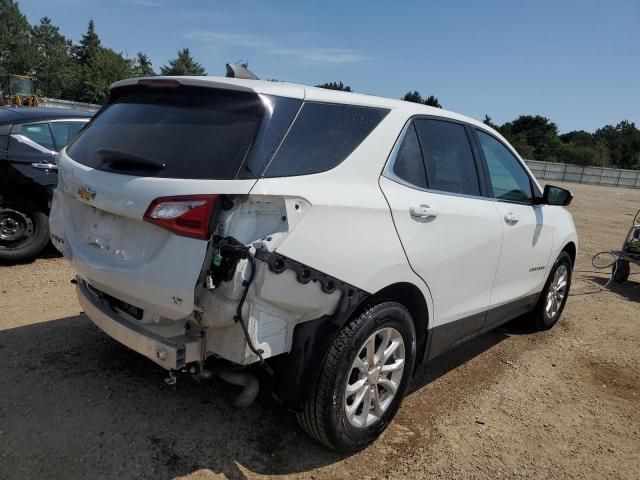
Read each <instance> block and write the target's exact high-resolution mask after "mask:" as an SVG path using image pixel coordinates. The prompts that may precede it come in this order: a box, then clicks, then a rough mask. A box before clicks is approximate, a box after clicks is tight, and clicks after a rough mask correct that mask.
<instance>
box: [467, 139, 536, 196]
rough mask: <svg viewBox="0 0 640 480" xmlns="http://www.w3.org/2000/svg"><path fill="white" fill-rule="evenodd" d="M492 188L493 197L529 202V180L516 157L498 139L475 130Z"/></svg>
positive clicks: (530, 194)
mask: <svg viewBox="0 0 640 480" xmlns="http://www.w3.org/2000/svg"><path fill="white" fill-rule="evenodd" d="M477 132H478V138H479V139H480V147H481V148H482V152H483V153H484V158H485V159H486V161H487V168H488V170H489V178H490V179H491V187H492V188H493V196H494V198H497V199H500V200H507V201H510V202H525V203H529V202H531V200H532V198H533V196H532V193H531V181H530V179H529V175H527V172H526V171H525V170H524V168H523V167H522V165H521V164H520V162H519V161H518V159H517V158H516V157H515V156H514V155H513V154H512V153H511V152H510V151H509V149H508V148H507V147H505V146H504V145H503V144H502V143H501V142H500V141H498V140H497V139H495V138H494V137H492V136H491V135H489V134H488V133H484V132H483V131H481V130H477Z"/></svg>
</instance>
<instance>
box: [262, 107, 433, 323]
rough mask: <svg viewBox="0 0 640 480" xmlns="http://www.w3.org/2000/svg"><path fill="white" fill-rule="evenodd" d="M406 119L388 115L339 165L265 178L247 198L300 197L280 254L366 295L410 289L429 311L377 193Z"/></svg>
mask: <svg viewBox="0 0 640 480" xmlns="http://www.w3.org/2000/svg"><path fill="white" fill-rule="evenodd" d="M407 118H408V115H407V114H405V113H403V112H399V111H391V112H390V113H389V115H387V117H386V118H385V119H384V120H383V121H382V123H381V124H380V125H379V126H378V127H377V128H376V129H375V130H374V132H373V133H372V134H371V135H369V137H367V138H366V139H365V140H364V141H363V142H362V143H361V144H360V145H359V146H358V148H356V150H355V151H354V152H353V153H352V154H351V156H350V157H349V158H347V159H346V160H345V161H344V162H343V163H341V164H340V165H338V166H337V167H336V168H334V169H332V170H329V171H327V172H323V173H319V174H314V175H305V176H299V177H285V178H265V179H261V180H259V181H258V182H257V184H256V185H255V187H254V188H253V190H252V191H251V194H252V195H254V194H259V195H278V196H285V197H286V196H295V197H302V198H304V199H305V200H307V201H308V202H309V203H310V204H311V208H310V210H309V211H308V212H307V213H306V215H305V216H304V217H303V218H302V219H301V220H300V222H299V223H298V224H297V225H296V226H295V228H294V229H293V231H291V232H290V233H289V235H288V236H287V237H286V239H285V240H284V241H283V243H282V244H281V245H280V246H279V247H278V248H277V252H278V253H280V254H282V255H285V256H287V257H289V258H292V259H294V260H297V261H299V262H302V263H304V264H306V265H309V266H310V267H312V268H315V269H317V270H320V271H322V272H323V273H326V274H329V275H332V276H334V277H336V278H338V279H340V280H343V281H345V282H348V283H350V284H352V285H354V286H356V287H358V288H360V289H362V290H365V291H367V292H369V293H375V292H377V291H379V290H381V289H382V288H384V287H386V286H388V285H391V284H393V283H397V282H410V283H413V284H414V285H416V286H417V287H418V288H419V289H420V290H421V292H422V293H423V295H424V297H425V299H426V301H427V306H428V308H429V311H433V305H432V301H431V295H430V292H429V289H428V288H427V286H426V284H425V283H424V282H423V281H422V280H421V279H420V278H419V277H418V276H417V275H415V273H414V272H413V271H412V270H411V268H410V267H409V264H408V261H407V258H406V255H405V253H404V250H403V249H402V245H401V244H400V241H399V238H398V234H397V232H396V229H395V226H394V224H393V220H392V217H391V213H390V210H389V205H388V204H387V202H386V200H385V198H384V196H383V194H382V191H381V190H380V187H379V185H378V179H379V177H380V174H381V172H382V170H383V168H384V165H385V163H386V160H387V157H388V155H389V152H390V151H391V149H392V148H393V145H394V143H395V141H396V139H397V137H398V135H399V134H400V131H401V130H402V128H403V126H404V124H405V122H406V120H407Z"/></svg>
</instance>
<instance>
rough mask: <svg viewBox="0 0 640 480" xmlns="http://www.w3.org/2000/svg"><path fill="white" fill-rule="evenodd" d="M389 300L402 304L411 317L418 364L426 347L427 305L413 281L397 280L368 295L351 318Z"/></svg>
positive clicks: (416, 363)
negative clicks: (414, 331) (414, 332)
mask: <svg viewBox="0 0 640 480" xmlns="http://www.w3.org/2000/svg"><path fill="white" fill-rule="evenodd" d="M385 301H391V302H397V303H399V304H401V305H403V306H404V307H405V308H406V309H407V310H409V313H410V314H411V318H412V319H413V324H414V327H415V330H416V362H415V365H416V366H418V365H419V364H420V363H421V361H420V360H421V359H422V358H424V354H425V351H426V348H427V331H428V327H429V307H428V305H427V300H426V299H425V297H424V295H423V293H422V291H421V290H420V289H419V288H418V287H417V286H416V285H414V284H413V283H410V282H397V283H393V284H391V285H388V286H386V287H384V288H382V289H381V290H379V291H378V292H376V293H374V294H373V295H371V296H370V297H367V298H366V299H365V300H364V301H362V303H361V304H360V305H359V306H358V307H357V308H356V309H355V311H354V312H353V314H352V315H351V318H353V317H355V316H357V315H359V314H360V313H361V312H362V311H363V310H365V309H366V308H368V307H369V306H371V305H374V304H377V303H381V302H385Z"/></svg>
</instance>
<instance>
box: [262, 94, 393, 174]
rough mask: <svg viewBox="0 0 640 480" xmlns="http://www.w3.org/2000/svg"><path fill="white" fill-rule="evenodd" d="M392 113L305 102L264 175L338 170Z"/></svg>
mask: <svg viewBox="0 0 640 480" xmlns="http://www.w3.org/2000/svg"><path fill="white" fill-rule="evenodd" d="M388 112H389V111H388V110H385V109H380V108H369V107H356V106H352V105H342V104H328V103H313V102H305V103H304V105H303V106H302V109H301V110H300V113H299V114H298V117H297V118H296V120H295V122H294V124H293V126H292V127H291V129H290V130H289V133H287V136H286V137H285V139H284V141H283V142H282V144H281V145H280V148H279V149H278V151H277V152H276V155H275V157H274V158H273V160H272V161H271V163H270V164H269V166H268V167H267V170H266V171H265V173H264V176H265V177H286V176H294V175H308V174H311V173H319V172H324V171H326V170H329V169H331V168H334V167H335V166H337V165H338V164H340V163H341V162H342V161H343V160H344V159H345V158H347V157H348V156H349V155H350V154H351V152H353V151H354V150H355V149H356V147H357V146H358V145H360V143H361V142H362V141H363V140H364V139H365V138H366V137H367V135H369V134H370V133H371V131H372V130H373V129H374V128H376V126H378V124H379V123H380V122H381V121H382V119H383V118H384V117H385V116H386V115H387V113H388Z"/></svg>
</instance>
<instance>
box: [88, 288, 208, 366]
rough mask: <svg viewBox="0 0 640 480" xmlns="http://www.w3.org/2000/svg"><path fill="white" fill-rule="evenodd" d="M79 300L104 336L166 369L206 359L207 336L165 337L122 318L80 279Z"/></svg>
mask: <svg viewBox="0 0 640 480" xmlns="http://www.w3.org/2000/svg"><path fill="white" fill-rule="evenodd" d="M76 293H77V295H78V301H79V302H80V305H81V306H82V308H83V309H84V312H85V314H86V315H87V316H88V317H89V319H90V320H91V321H92V322H93V323H94V324H95V325H96V326H97V327H98V328H99V329H100V330H102V331H103V332H104V333H106V334H107V335H109V336H110V337H112V338H113V339H115V340H117V341H118V342H120V343H121V344H123V345H124V346H126V347H128V348H130V349H131V350H133V351H135V352H138V353H139V354H141V355H144V356H145V357H147V358H148V359H149V360H151V361H153V362H155V363H157V364H158V365H160V366H161V367H164V368H166V369H167V370H180V369H182V368H184V367H185V366H186V365H187V364H189V363H192V362H200V361H202V360H203V352H204V344H203V342H204V337H203V336H198V337H192V336H188V335H180V336H175V337H171V338H165V337H163V336H161V335H157V334H155V333H153V332H150V331H148V330H146V329H144V328H143V327H141V326H140V325H136V324H135V323H133V322H132V321H130V320H127V319H125V318H123V317H122V316H120V315H118V314H117V313H116V312H114V311H113V310H112V309H111V308H110V307H109V305H107V304H105V303H103V302H102V301H101V300H100V299H99V298H98V297H97V296H96V295H94V294H93V293H92V292H91V291H90V290H89V288H88V287H87V285H86V284H85V283H84V282H83V281H81V280H78V282H77V285H76Z"/></svg>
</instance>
